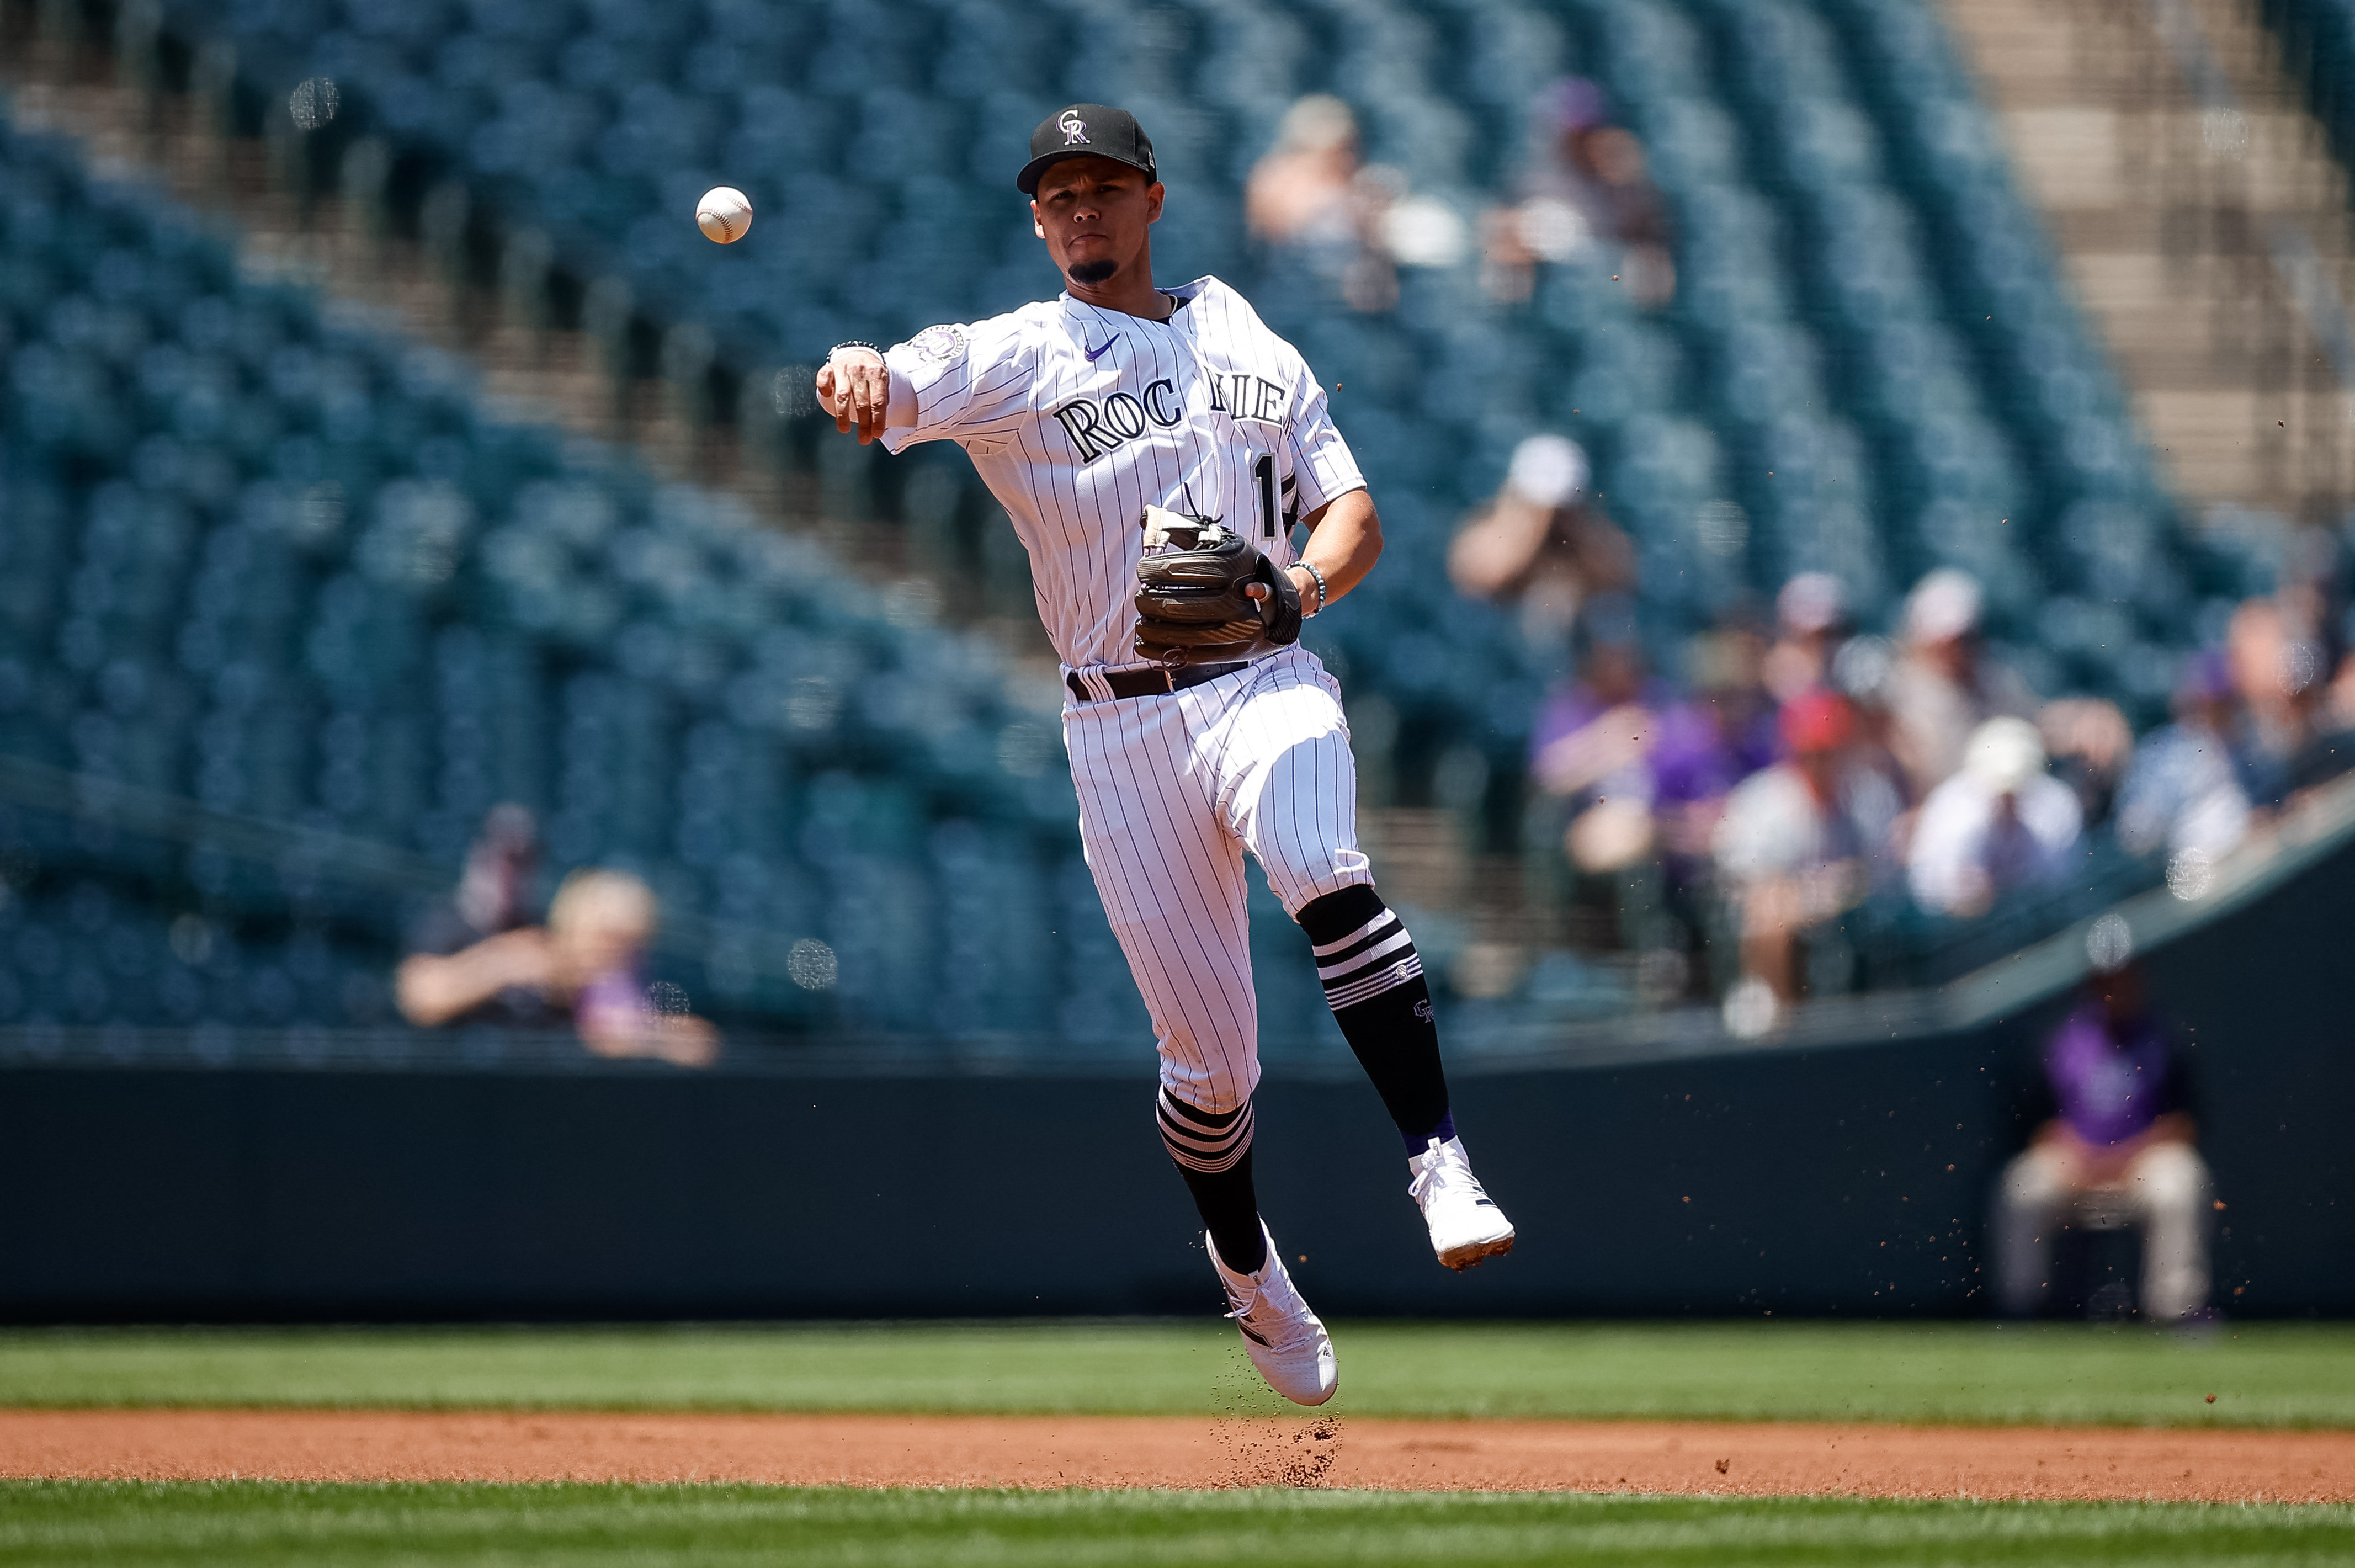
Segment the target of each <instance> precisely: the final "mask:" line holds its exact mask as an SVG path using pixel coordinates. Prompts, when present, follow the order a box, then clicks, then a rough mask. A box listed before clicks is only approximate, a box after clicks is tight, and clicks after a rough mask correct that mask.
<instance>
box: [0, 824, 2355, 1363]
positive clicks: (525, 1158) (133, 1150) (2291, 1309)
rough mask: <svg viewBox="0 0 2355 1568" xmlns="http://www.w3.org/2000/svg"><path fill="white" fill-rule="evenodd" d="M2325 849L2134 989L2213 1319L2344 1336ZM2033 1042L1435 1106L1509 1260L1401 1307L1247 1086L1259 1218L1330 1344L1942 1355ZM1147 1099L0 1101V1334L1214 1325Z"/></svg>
mask: <svg viewBox="0 0 2355 1568" xmlns="http://www.w3.org/2000/svg"><path fill="white" fill-rule="evenodd" d="M2350 872H2355V848H2350V847H2348V846H2346V845H2341V846H2340V847H2339V848H2337V849H2336V850H2335V851H2334V852H2332V853H2329V854H2327V855H2324V856H2321V857H2319V858H2318V859H2314V860H2312V861H2310V862H2309V863H2307V865H2306V866H2305V868H2304V869H2302V870H2301V871H2299V872H2298V873H2297V874H2296V875H2295V876H2294V877H2291V878H2289V879H2288V880H2286V881H2284V882H2283V883H2282V884H2281V885H2279V886H2277V887H2275V888H2274V889H2273V890H2272V891H2269V892H2268V893H2267V894H2266V896H2264V897H2263V898H2262V899H2258V900H2256V901H2253V902H2250V903H2248V904H2246V905H2244V906H2243V907H2241V908H2238V909H2235V910H2232V911H2231V912H2228V913H2225V914H2224V915H2222V917H2221V918H2219V919H2217V920H2215V921H2212V922H2210V923H2206V924H2204V925H2200V926H2197V927H2194V928H2193V929H2191V930H2189V931H2187V932H2185V933H2182V934H2180V935H2179V936H2177V937H2176V938H2174V939H2173V940H2172V941H2170V942H2169V943H2168V944H2166V945H2164V946H2163V947H2161V948H2159V949H2158V950H2157V951H2155V952H2154V953H2152V954H2151V955H2149V957H2150V961H2151V965H2152V973H2153V981H2154V986H2155V989H2156V992H2157V994H2158V997H2159V999H2160V1000H2161V1002H2162V1003H2163V1005H2165V1006H2166V1007H2167V1008H2169V1010H2170V1012H2172V1013H2173V1014H2174V1015H2175V1016H2176V1017H2178V1018H2179V1019H2182V1020H2183V1021H2184V1022H2186V1023H2187V1024H2189V1025H2190V1026H2191V1028H2192V1029H2193V1030H2194V1031H2195V1033H2196V1037H2197V1040H2198V1041H2199V1043H2198V1045H2197V1047H2196V1049H2195V1051H2194V1059H2195V1061H2196V1068H2197V1073H2198V1079H2199V1094H2200V1102H2199V1109H2200V1116H2201V1120H2202V1123H2203V1135H2202V1142H2203V1145H2204V1147H2205V1148H2206V1151H2207V1153H2208V1156H2209V1157H2210V1159H2211V1163H2212V1164H2213V1166H2214V1168H2215V1169H2216V1173H2217V1180H2218V1186H2219V1190H2220V1194H2221V1196H2222V1199H2223V1200H2224V1201H2225V1202H2226V1205H2227V1207H2226V1209H2225V1210H2224V1211H2223V1212H2222V1213H2220V1214H2219V1215H2217V1216H2216V1218H2217V1221H2218V1222H2219V1228H2220V1234H2219V1242H2218V1253H2217V1257H2218V1268H2217V1275H2218V1282H2219V1300H2220V1302H2221V1303H2222V1305H2223V1306H2224V1307H2226V1308H2227V1309H2228V1310H2230V1311H2232V1312H2236V1313H2243V1314H2247V1315H2252V1316H2257V1315H2263V1316H2274V1315H2296V1314H2307V1313H2345V1312H2348V1311H2350V1310H2355V1187H2350V1182H2349V1179H2348V1174H2349V1156H2348V1153H2347V1149H2348V1147H2349V1138H2348V1132H2349V1120H2350V1111H2355V1051H2350V1049H2349V1046H2350V1040H2349V1033H2350V1031H2349V1029H2348V1026H2347V1022H2346V1014H2345V1008H2344V1004H2343V1001H2342V999H2341V987H2340V985H2339V977H2340V972H2341V970H2342V968H2343V966H2344V965H2343V959H2342V957H2341V954H2342V951H2343V949H2344V947H2345V945H2346V940H2347V939H2346V932H2347V931H2348V929H2349V921H2348V918H2347V916H2348V913H2349V905H2350V887H2351V886H2355V884H2350ZM2060 1005H2061V1004H2060V1003H2059V1002H2057V1001H2054V1000H2046V1001H2044V1002H2042V1003H2041V1004H2038V1005H2036V1006H2035V1007H2034V1008H2032V1009H2031V1010H2030V1013H2028V1014H2027V1015H2026V1016H2023V1017H2019V1018H2010V1019H2000V1020H1997V1021H1994V1022H1989V1023H1981V1024H1977V1025H1973V1026H1971V1027H1967V1028H1960V1029H1950V1030H1946V1031H1944V1032H1930V1033H1913V1034H1910V1035H1906V1036H1904V1037H1902V1038H1895V1039H1887V1040H1852V1041H1849V1042H1847V1043H1844V1044H1840V1045H1837V1046H1821V1047H1815V1048H1810V1049H1806V1050H1793V1051H1747V1052H1742V1053H1738V1054H1734V1053H1720V1054H1715V1055H1708V1056H1701V1057H1697V1058H1691V1059H1685V1060H1668V1061H1651V1062H1646V1063H1642V1064H1636V1065H1621V1066H1614V1067H1597V1068H1592V1069H1585V1070H1550V1071H1529V1072H1497V1073H1479V1072H1467V1073H1465V1074H1463V1075H1461V1076H1460V1077H1459V1080H1458V1083H1457V1084H1456V1104H1457V1114H1458V1118H1459V1121H1460V1122H1461V1124H1462V1125H1463V1126H1464V1127H1465V1131H1466V1135H1467V1137H1468V1139H1469V1141H1470V1143H1471V1146H1472V1147H1473V1149H1474V1151H1475V1152H1476V1155H1477V1157H1478V1158H1479V1162H1480V1167H1481V1169H1482V1171H1483V1173H1484V1174H1485V1175H1486V1176H1487V1179H1489V1181H1490V1182H1491V1183H1492V1185H1493V1187H1494V1188H1495V1189H1496V1190H1497V1193H1498V1194H1499V1195H1501V1196H1502V1197H1503V1199H1504V1200H1506V1202H1507V1203H1508V1205H1509V1207H1510V1210H1511V1211H1512V1213H1513V1215H1514V1217H1515V1219H1516V1220H1517V1221H1518V1223H1519V1225H1520V1228H1521V1233H1522V1237H1523V1242H1522V1246H1521V1249H1520V1250H1519V1252H1518V1253H1516V1254H1515V1255H1514V1256H1513V1257H1511V1258H1510V1259H1508V1260H1506V1261H1504V1262H1501V1263H1497V1264H1492V1265H1490V1266H1488V1267H1487V1268H1484V1269H1482V1270H1480V1271H1478V1272H1476V1273H1475V1274H1472V1275H1466V1276H1464V1277H1461V1278H1458V1277H1455V1276H1452V1275H1447V1274H1446V1273H1444V1271H1442V1270H1440V1269H1439V1268H1438V1267H1437V1266H1435V1265H1434V1264H1433V1263H1432V1261H1431V1258H1430V1254H1429V1253H1428V1251H1427V1249H1426V1248H1425V1246H1424V1243H1423V1237H1422V1234H1421V1230H1420V1226H1419V1224H1418V1223H1417V1221H1416V1220H1415V1218H1414V1215H1413V1212H1412V1208H1411V1206H1410V1205H1409V1203H1408V1201H1407V1199H1406V1197H1405V1195H1404V1191H1403V1189H1404V1186H1405V1177H1406V1172H1405V1169H1404V1162H1403V1160H1402V1159H1401V1151H1400V1149H1399V1146H1398V1143H1397V1141H1396V1139H1395V1137H1394V1136H1393V1135H1391V1132H1390V1131H1389V1128H1388V1126H1387V1125H1386V1123H1385V1122H1384V1120H1383V1117H1382V1114H1381V1109H1380V1104H1379V1103H1378V1102H1377V1101H1376V1099H1375V1097H1374V1095H1373V1093H1372V1091H1371V1090H1370V1089H1369V1088H1368V1087H1366V1086H1365V1085H1363V1084H1362V1083H1355V1082H1349V1081H1329V1080H1325V1081H1320V1080H1314V1079H1305V1078H1294V1077H1287V1076H1284V1075H1282V1074H1280V1073H1278V1074H1272V1075H1271V1078H1270V1080H1269V1082H1268V1083H1266V1085H1265V1086H1264V1087H1263V1090H1262V1091H1261V1095H1260V1101H1259V1105H1260V1134H1259V1149H1260V1154H1259V1165H1260V1171H1261V1185H1262V1189H1263V1196H1264V1199H1265V1202H1266V1207H1267V1209H1268V1211H1269V1214H1270V1216H1271V1220H1272V1222H1273V1226H1274V1229H1275V1233H1276V1235H1277V1237H1278V1238H1279V1240H1280V1242H1281V1243H1282V1244H1283V1246H1284V1250H1285V1252H1286V1253H1290V1254H1292V1255H1294V1256H1297V1255H1298V1254H1300V1253H1306V1254H1307V1261H1306V1262H1305V1264H1297V1265H1296V1267H1297V1271H1298V1273H1299V1275H1300V1276H1301V1278H1302V1281H1303V1283H1304V1285H1305V1287H1306V1288H1307V1289H1308V1291H1309V1293H1310V1295H1311V1297H1312V1299H1314V1300H1315V1301H1316V1303H1317V1304H1318V1306H1319V1307H1320V1308H1322V1309H1325V1310H1327V1311H1331V1312H1335V1313H1339V1314H1350V1313H1408V1314H1439V1313H1450V1314H1453V1313H1470V1314H1490V1315H1550V1314H1564V1313H1566V1314H1628V1313H1669V1314H1717V1315H1750V1314H1757V1313H1763V1312H1766V1311H1770V1310H1771V1311H1774V1312H1776V1313H1778V1314H1779V1313H1792V1314H1802V1313H1806V1314H1837V1315H1841V1316H1868V1315H1938V1316H1968V1315H1974V1314H1977V1313H1980V1312H1983V1311H1985V1310H1986V1293H1985V1290H1984V1280H1985V1276H1984V1275H1982V1274H1980V1273H1979V1272H1978V1271H1979V1269H1980V1267H1981V1259H1982V1257H1983V1246H1982V1234H1981V1233H1982V1230H1983V1226H1984V1219H1985V1208H1986V1199H1987V1191H1988V1189H1989V1186H1990V1184H1991V1183H1992V1181H1993V1180H1994V1178H1995V1175H1996V1172H1997V1171H1998V1168H1999V1167H2000V1165H2001V1162H2002V1161H2003V1159H2004V1158H2005V1157H2007V1156H2008V1155H2009V1153H2010V1152H2011V1150H2013V1149H2014V1148H2016V1147H2019V1144H2020V1142H2021V1141H2022V1140H2023V1138H2024V1137H2025V1136H2026V1132H2027V1127H2026V1125H2025V1122H2024V1120H2023V1119H2022V1118H2023V1115H2024V1095H2023V1090H2024V1089H2025V1087H2026V1086H2027V1084H2028V1083H2029V1082H2030V1078H2031V1076H2032V1045H2033V1041H2034V1039H2035V1038H2036V1036H2037V1034H2038V1033H2039V1032H2040V1031H2041V1029H2042V1028H2044V1027H2046V1026H2047V1025H2049V1023H2050V1021H2051V1019H2052V1017H2054V1016H2055V1014H2056V1010H2057V1008H2058V1007H2059V1006H2060ZM1149 1093H1150V1085H1149V1080H1148V1078H1147V1077H1146V1072H1145V1070H1144V1064H1143V1063H1142V1062H1140V1069H1139V1072H1138V1075H1137V1076H1136V1077H1135V1079H1133V1080H1132V1079H1126V1078H1119V1077H1103V1076H1094V1077H1080V1076H1064V1077H1057V1076H1052V1075H1037V1074H1026V1075H1006V1076H986V1077H985V1076H968V1077H945V1076H940V1077H887V1076H864V1077H851V1076H841V1075H832V1076H826V1075H812V1076H806V1077H803V1076H783V1075H763V1076H749V1075H747V1076H717V1075H715V1076H689V1075H685V1074H678V1073H671V1072H644V1073H638V1072H621V1073H613V1074H595V1075H581V1074H564V1075H556V1074H545V1075H533V1074H527V1073H495V1072H325V1071H311V1072H302V1071H291V1070H289V1071H268V1072H264V1071H236V1070H223V1071H216V1072H151V1071H132V1070H105V1069H63V1068H48V1069H15V1070H10V1071H7V1072H0V1190H5V1191H6V1192H7V1193H9V1194H10V1201H9V1202H8V1203H7V1204H6V1205H5V1207H0V1317H7V1318H11V1319H15V1320H18V1321H66V1320H101V1319H144V1320H171V1319H184V1318H199V1319H202V1318H213V1319H245V1318H262V1319H297V1320H300V1319H346V1320H349V1319H375V1318H382V1319H414V1318H539V1317H546V1318H576V1317H585V1318H628V1317H792V1316H869V1315H881V1316H900V1315H907V1316H933V1315H957V1316H967V1315H970V1316H988V1315H998V1314H1065V1313H1126V1312H1186V1313H1192V1312H1207V1311H1213V1310H1216V1309H1217V1303H1216V1301H1215V1299H1214V1294H1215V1293H1214V1288H1213V1286H1212V1285H1211V1280H1210V1275H1209V1270H1208V1268H1207V1266H1206V1264H1204V1262H1203V1260H1202V1258H1201V1256H1200V1254H1199V1245H1200V1242H1199V1234H1198V1232H1196V1231H1195V1230H1194V1227H1193V1223H1192V1219H1191V1215H1190V1213H1189V1212H1188V1208H1187V1204H1186V1200H1185V1196H1184V1191H1183V1189H1182V1188H1181V1187H1180V1186H1179V1185H1178V1183H1177V1179H1176V1177H1175V1176H1174V1175H1173V1174H1172V1173H1171V1172H1170V1170H1169V1169H1168V1168H1167V1162H1166V1160H1165V1158H1164V1157H1163V1156H1162V1154H1161V1151H1160V1147H1159V1143H1158V1140H1156V1138H1155V1137H1154V1136H1152V1128H1151V1123H1150V1119H1149V1114H1148V1100H1149Z"/></svg>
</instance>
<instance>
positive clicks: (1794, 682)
mask: <svg viewBox="0 0 2355 1568" xmlns="http://www.w3.org/2000/svg"><path fill="white" fill-rule="evenodd" d="M1774 620H1775V623H1776V629H1777V630H1778V631H1779V632H1780V634H1781V635H1779V636H1777V637H1776V638H1775V641H1774V646H1773V647H1772V648H1770V649H1768V650H1767V652H1766V662H1765V664H1764V667H1762V668H1761V669H1760V671H1759V676H1760V678H1761V679H1762V680H1763V681H1764V683H1765V687H1766V690H1767V691H1768V693H1769V694H1771V695H1772V696H1773V697H1774V700H1775V701H1776V702H1791V701H1795V700H1796V699H1797V698H1798V697H1799V695H1800V694H1801V693H1802V692H1807V691H1812V690H1814V689H1816V688H1817V687H1828V686H1830V685H1831V684H1832V679H1831V667H1832V656H1834V655H1835V654H1837V653H1838V651H1839V647H1840V645H1841V644H1842V643H1843V642H1845V641H1846V640H1847V638H1848V633H1849V606H1848V588H1847V586H1846V585H1845V584H1843V583H1842V582H1841V581H1840V580H1839V579H1838V578H1837V577H1834V576H1833V575H1832V574H1831V573H1830V572H1828V571H1803V572H1801V573H1799V574H1798V575H1797V576H1796V577H1794V578H1793V579H1791V581H1788V582H1785V584H1783V592H1780V593H1777V594H1776V595H1775V596H1774Z"/></svg>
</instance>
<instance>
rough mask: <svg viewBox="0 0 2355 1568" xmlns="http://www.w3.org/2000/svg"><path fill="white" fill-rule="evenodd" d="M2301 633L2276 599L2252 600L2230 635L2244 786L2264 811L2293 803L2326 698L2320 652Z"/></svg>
mask: <svg viewBox="0 0 2355 1568" xmlns="http://www.w3.org/2000/svg"><path fill="white" fill-rule="evenodd" d="M2300 631H2301V628H2299V627H2298V626H2297V625H2296V624H2295V622H2294V620H2293V618H2292V617H2290V616H2287V615H2285V614H2284V613H2283V611H2282V606H2281V605H2280V604H2279V603H2276V602H2275V601H2274V600H2272V599H2252V600H2250V601H2249V602H2248V603H2244V604H2243V605H2242V606H2241V607H2240V608H2239V609H2238V610H2236V611H2234V612H2233V613H2232V624H2231V625H2230V626H2229V627H2227V628H2226V630H2225V634H2224V658H2225V665H2226V667H2227V668H2228V669H2229V670H2230V671H2231V672H2232V688H2233V690H2234V691H2235V692H2236V693H2237V694H2238V695H2239V697H2240V699H2241V704H2240V735H2239V742H2240V743H2239V746H2238V748H2237V751H2238V755H2239V758H2240V763H2241V768H2242V776H2243V783H2244V784H2245V785H2246V787H2247V789H2248V792H2249V797H2250V799H2251V801H2252V802H2253V803H2254V805H2256V806H2257V807H2258V808H2259V809H2261V810H2267V811H2272V810H2278V809H2280V807H2281V806H2282V805H2284V804H2285V803H2286V801H2287V799H2288V797H2289V794H2290V791H2291V789H2292V788H2293V786H2294V783H2295V773H2296V765H2297V762H2298V759H2299V755H2300V753H2302V752H2304V751H2305V750H2306V748H2307V743H2308V742H2309V741H2311V740H2312V738H2313V734H2314V712H2315V709H2316V708H2317V706H2318V704H2319V701H2320V699H2321V698H2322V696H2323V690H2322V673H2323V671H2322V650H2321V648H2320V646H2319V645H2318V644H2317V643H2315V642H2314V641H2313V640H2311V639H2310V638H2309V637H2307V636H2302V635H2299V634H2300Z"/></svg>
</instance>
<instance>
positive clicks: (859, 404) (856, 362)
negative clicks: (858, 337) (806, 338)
mask: <svg viewBox="0 0 2355 1568" xmlns="http://www.w3.org/2000/svg"><path fill="white" fill-rule="evenodd" d="M817 406H818V407H819V408H822V409H824V410H825V411H826V412H827V413H830V414H832V415H833V416H834V428H835V429H836V430H837V431H840V432H842V433H843V434H845V435H848V434H849V433H850V432H853V431H857V432H858V443H859V444H860V445H861V446H864V445H866V444H867V443H868V442H870V441H873V440H874V439H875V438H876V437H878V436H879V435H881V434H882V433H883V420H884V416H885V414H886V413H887V412H889V411H890V407H891V372H890V369H888V368H886V367H885V366H884V363H883V356H882V355H880V354H879V353H877V352H876V351H875V350H874V349H872V348H869V347H865V346H864V345H859V346H857V347H851V346H845V347H841V348H837V349H836V350H835V351H834V353H833V355H832V356H831V357H829V358H828V359H827V360H826V363H825V364H823V365H821V366H819V367H818V372H817Z"/></svg>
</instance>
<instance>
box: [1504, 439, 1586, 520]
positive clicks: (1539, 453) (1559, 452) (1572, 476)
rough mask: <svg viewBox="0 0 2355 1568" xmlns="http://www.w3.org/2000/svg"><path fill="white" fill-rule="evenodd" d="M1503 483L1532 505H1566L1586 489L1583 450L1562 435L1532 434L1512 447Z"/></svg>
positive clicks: (1584, 454) (1584, 455)
mask: <svg viewBox="0 0 2355 1568" xmlns="http://www.w3.org/2000/svg"><path fill="white" fill-rule="evenodd" d="M1505 483H1506V484H1507V485H1511V486H1512V489H1513V493H1514V494H1515V495H1517V496H1520V498H1521V499H1522V500H1524V501H1527V502H1528V503H1529V505H1531V506H1533V507H1567V506H1569V505H1570V504H1571V503H1572V501H1574V500H1576V499H1578V497H1579V496H1580V495H1581V494H1582V492H1583V491H1584V490H1585V489H1586V453H1585V452H1583V451H1582V450H1581V448H1580V447H1579V444H1578V443H1576V442H1574V441H1572V440H1571V439H1570V438H1569V437H1568V436H1566V435H1533V436H1531V437H1529V439H1528V440H1527V441H1524V442H1523V443H1521V444H1520V445H1518V446H1517V447H1515V448H1513V465H1512V467H1511V468H1510V469H1508V471H1507V472H1506V475H1505Z"/></svg>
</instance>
